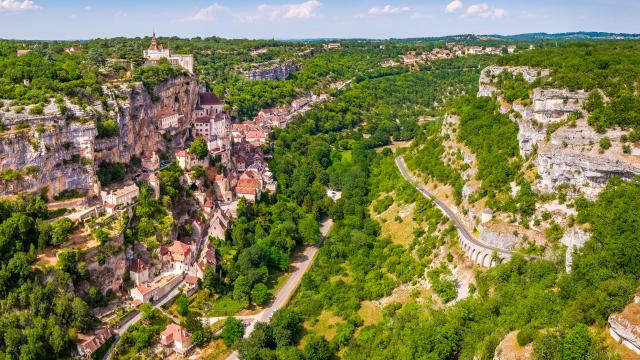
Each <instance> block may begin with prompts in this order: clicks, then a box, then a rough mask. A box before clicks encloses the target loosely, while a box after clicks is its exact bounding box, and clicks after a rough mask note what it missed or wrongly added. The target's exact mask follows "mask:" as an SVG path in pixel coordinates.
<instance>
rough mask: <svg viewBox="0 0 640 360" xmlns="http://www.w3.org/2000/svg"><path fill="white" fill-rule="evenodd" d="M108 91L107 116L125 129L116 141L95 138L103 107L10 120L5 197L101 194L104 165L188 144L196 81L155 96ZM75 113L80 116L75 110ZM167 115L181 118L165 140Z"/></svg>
mask: <svg viewBox="0 0 640 360" xmlns="http://www.w3.org/2000/svg"><path fill="white" fill-rule="evenodd" d="M105 93H107V94H108V95H109V97H110V100H109V108H110V109H111V110H109V111H108V112H109V113H110V115H111V116H112V117H113V118H114V119H116V120H117V122H118V124H119V127H120V131H119V134H118V136H116V137H113V138H108V139H96V136H97V129H96V123H95V121H94V119H93V118H92V117H94V116H95V115H94V114H97V113H99V112H107V111H104V110H103V109H102V107H101V106H100V105H96V107H95V109H91V110H89V111H83V112H82V115H83V119H82V120H67V119H65V117H64V116H61V115H59V114H56V113H52V114H48V115H46V116H40V117H30V118H29V117H21V118H16V119H13V118H11V119H6V118H5V119H4V123H5V126H7V127H8V129H7V131H5V132H4V133H0V173H2V174H4V175H6V174H11V173H13V174H14V175H13V176H11V177H8V176H2V177H0V179H4V180H0V196H7V195H12V194H16V193H23V192H24V193H32V192H38V191H41V190H43V189H46V190H47V193H48V195H49V196H50V197H52V196H55V195H57V194H59V193H61V192H63V191H65V190H72V189H73V190H81V191H84V192H86V193H88V194H96V193H97V191H98V189H99V186H98V181H97V178H96V175H95V172H96V170H97V168H98V165H99V164H100V163H101V162H102V161H111V162H129V160H130V158H131V156H132V155H136V156H141V155H142V154H143V153H149V154H150V153H151V152H152V151H156V150H163V149H166V148H167V147H170V146H173V145H180V144H181V143H183V141H184V139H185V138H186V136H187V134H188V129H189V127H190V123H191V120H192V118H193V110H194V108H195V102H196V99H197V94H198V82H197V80H196V79H194V78H191V77H181V78H177V79H173V80H170V81H168V82H166V83H162V84H159V85H158V86H157V87H156V91H155V94H154V95H150V94H148V93H147V92H146V91H145V89H144V87H142V85H139V84H133V85H131V84H127V85H121V86H118V87H116V88H108V89H107V88H105ZM70 111H72V112H74V113H76V111H74V109H73V108H72V109H71V110H70ZM167 111H170V112H175V113H178V114H181V115H182V118H181V120H180V122H179V125H178V127H176V128H174V129H172V130H171V131H168V134H167V135H165V136H164V137H163V135H162V134H161V132H160V131H159V129H158V121H159V114H160V113H161V112H167ZM76 116H78V114H77V113H76ZM15 174H19V175H18V176H16V175H15Z"/></svg>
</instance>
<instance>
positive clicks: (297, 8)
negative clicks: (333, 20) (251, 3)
mask: <svg viewBox="0 0 640 360" xmlns="http://www.w3.org/2000/svg"><path fill="white" fill-rule="evenodd" d="M321 5H322V3H321V2H320V1H317V0H309V1H307V2H303V3H300V4H285V5H267V4H262V5H260V6H258V7H257V8H256V11H255V12H254V13H252V14H245V15H240V16H239V19H240V20H241V21H246V22H251V21H256V20H270V21H274V20H278V19H310V18H313V17H315V16H317V13H316V10H317V9H318V8H319V7H320V6H321Z"/></svg>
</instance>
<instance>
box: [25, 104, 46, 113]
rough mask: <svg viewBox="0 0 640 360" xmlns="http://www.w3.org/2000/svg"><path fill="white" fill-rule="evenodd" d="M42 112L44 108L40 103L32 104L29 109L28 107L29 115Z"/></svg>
mask: <svg viewBox="0 0 640 360" xmlns="http://www.w3.org/2000/svg"><path fill="white" fill-rule="evenodd" d="M43 114H44V108H43V107H42V105H35V106H32V107H31V109H29V115H43Z"/></svg>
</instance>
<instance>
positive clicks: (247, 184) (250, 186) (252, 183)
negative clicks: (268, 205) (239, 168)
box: [236, 179, 260, 195]
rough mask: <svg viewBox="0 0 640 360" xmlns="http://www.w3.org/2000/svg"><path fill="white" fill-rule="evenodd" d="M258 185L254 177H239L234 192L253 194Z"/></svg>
mask: <svg viewBox="0 0 640 360" xmlns="http://www.w3.org/2000/svg"><path fill="white" fill-rule="evenodd" d="M259 187H260V183H259V182H258V180H256V179H240V180H238V185H237V186H236V193H238V194H245V195H255V194H256V192H257V191H258V188H259Z"/></svg>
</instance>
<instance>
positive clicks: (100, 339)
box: [80, 328, 113, 354]
mask: <svg viewBox="0 0 640 360" xmlns="http://www.w3.org/2000/svg"><path fill="white" fill-rule="evenodd" d="M112 336H113V331H111V329H109V328H102V329H99V330H96V332H95V334H93V335H91V336H90V337H89V338H88V339H87V340H85V341H83V342H82V343H80V348H81V349H82V350H83V351H84V352H85V353H86V354H93V353H94V352H95V351H96V350H98V348H100V346H102V345H103V344H104V343H106V342H107V340H109V339H111V337H112Z"/></svg>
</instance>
